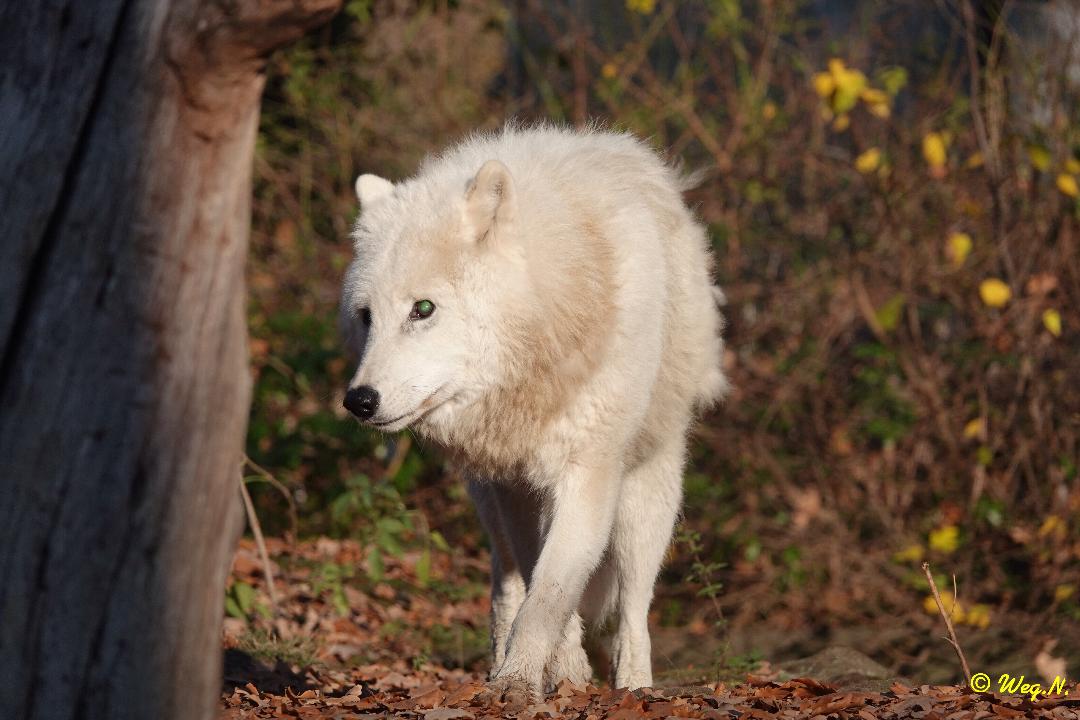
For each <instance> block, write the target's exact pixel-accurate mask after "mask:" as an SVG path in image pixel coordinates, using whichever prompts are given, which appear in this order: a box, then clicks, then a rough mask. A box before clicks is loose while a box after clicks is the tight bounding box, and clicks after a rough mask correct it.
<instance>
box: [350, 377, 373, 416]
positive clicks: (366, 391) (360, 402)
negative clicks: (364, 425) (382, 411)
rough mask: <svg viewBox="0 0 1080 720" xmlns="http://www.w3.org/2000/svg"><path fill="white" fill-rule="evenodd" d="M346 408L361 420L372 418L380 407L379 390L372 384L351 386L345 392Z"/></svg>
mask: <svg viewBox="0 0 1080 720" xmlns="http://www.w3.org/2000/svg"><path fill="white" fill-rule="evenodd" d="M345 409H346V410H348V411H349V412H351V413H352V414H353V415H355V416H356V417H358V418H360V419H361V420H370V419H371V418H372V416H373V415H375V411H376V410H378V409H379V391H378V390H376V389H375V388H373V387H371V386H370V385H361V386H360V387H354V388H349V392H347V393H345Z"/></svg>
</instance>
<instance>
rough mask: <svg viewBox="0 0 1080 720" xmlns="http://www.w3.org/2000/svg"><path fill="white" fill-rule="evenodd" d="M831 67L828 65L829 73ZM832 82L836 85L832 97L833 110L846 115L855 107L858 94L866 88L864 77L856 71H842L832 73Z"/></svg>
mask: <svg viewBox="0 0 1080 720" xmlns="http://www.w3.org/2000/svg"><path fill="white" fill-rule="evenodd" d="M831 69H832V65H831V63H830V71H831ZM832 76H833V81H834V82H835V83H836V93H835V94H834V95H833V99H832V106H833V110H835V111H836V112H838V113H846V112H847V111H848V110H851V109H852V108H853V107H855V103H857V102H858V100H859V93H860V92H862V89H863V88H864V87H866V76H865V75H863V74H862V73H861V72H859V71H858V70H847V69H842V70H840V71H839V72H833V73H832Z"/></svg>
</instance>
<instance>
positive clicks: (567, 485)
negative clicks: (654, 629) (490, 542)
mask: <svg viewBox="0 0 1080 720" xmlns="http://www.w3.org/2000/svg"><path fill="white" fill-rule="evenodd" d="M617 467H618V466H617V464H615V463H614V462H611V461H608V462H603V463H594V464H590V465H577V466H572V469H571V470H570V472H568V473H567V475H566V476H565V477H564V478H563V479H562V480H561V481H560V482H559V483H558V484H557V485H556V486H555V487H554V489H553V497H552V501H551V514H550V518H551V519H550V524H549V526H548V531H547V533H546V536H545V538H544V545H543V549H542V550H541V551H540V557H539V558H538V559H537V562H536V567H535V568H534V569H533V573H532V577H531V578H530V582H529V583H528V585H529V587H528V591H527V593H526V595H525V601H524V602H523V603H522V605H521V609H520V610H518V614H517V617H516V618H515V619H514V624H513V627H512V628H511V630H510V638H509V643H508V645H507V650H506V659H505V660H504V661H503V663H502V665H501V666H500V667H499V668H498V670H497V671H496V672H495V674H494V675H493V678H492V688H491V689H492V691H494V692H495V693H498V694H501V695H503V697H504V699H506V700H507V701H508V702H511V703H515V704H517V703H520V702H524V701H526V700H538V699H540V698H541V697H542V696H543V680H544V666H545V665H546V664H547V663H548V661H549V660H550V659H551V657H552V655H553V654H554V652H555V650H556V648H557V647H558V645H559V643H560V642H561V641H562V640H563V635H564V632H565V629H566V627H567V623H568V622H569V620H570V618H571V615H572V614H573V612H574V610H575V609H576V608H577V606H578V604H579V602H580V600H581V595H582V593H583V592H584V590H585V584H586V582H587V581H588V579H589V576H590V575H591V574H592V572H593V570H594V569H595V568H596V566H597V564H598V563H599V562H600V558H601V556H602V555H603V553H604V549H605V548H606V547H607V543H608V538H609V536H610V534H611V527H612V524H613V522H614V515H615V512H614V511H615V504H616V497H617V492H618V471H617Z"/></svg>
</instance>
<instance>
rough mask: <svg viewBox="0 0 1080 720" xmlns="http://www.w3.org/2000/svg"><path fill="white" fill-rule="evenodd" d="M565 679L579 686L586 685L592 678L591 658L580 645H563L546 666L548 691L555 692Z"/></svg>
mask: <svg viewBox="0 0 1080 720" xmlns="http://www.w3.org/2000/svg"><path fill="white" fill-rule="evenodd" d="M563 680H569V681H570V682H571V683H573V684H574V685H577V686H578V687H585V686H586V685H588V684H589V681H590V680H592V667H591V666H590V665H589V658H588V657H587V656H586V655H585V651H584V650H583V649H582V647H581V646H580V645H575V646H570V647H567V646H563V647H562V648H560V649H559V651H558V652H557V653H556V654H555V657H554V658H552V659H551V662H549V663H548V666H547V667H546V668H544V689H545V690H546V691H547V692H553V691H554V690H555V688H556V687H557V686H558V684H559V683H560V682H562V681H563Z"/></svg>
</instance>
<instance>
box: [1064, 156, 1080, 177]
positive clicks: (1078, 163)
mask: <svg viewBox="0 0 1080 720" xmlns="http://www.w3.org/2000/svg"><path fill="white" fill-rule="evenodd" d="M1065 172H1067V173H1071V174H1073V175H1076V174H1078V173H1080V160H1077V159H1076V158H1074V157H1071V158H1069V159H1068V160H1066V161H1065Z"/></svg>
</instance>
